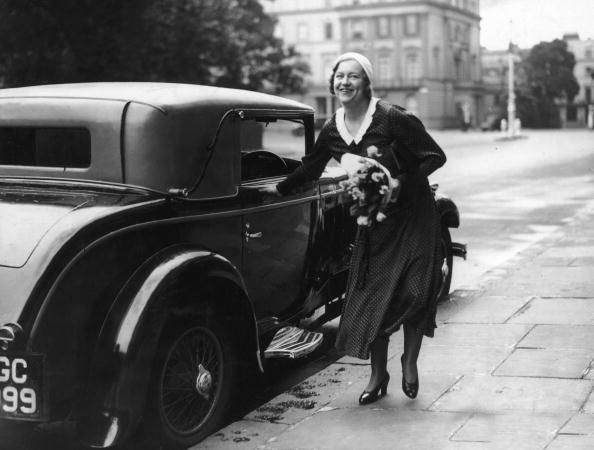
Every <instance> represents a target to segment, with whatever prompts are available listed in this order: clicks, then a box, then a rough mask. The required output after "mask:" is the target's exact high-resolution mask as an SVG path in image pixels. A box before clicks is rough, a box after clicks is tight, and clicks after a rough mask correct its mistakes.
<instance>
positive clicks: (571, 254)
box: [536, 242, 594, 262]
mask: <svg viewBox="0 0 594 450" xmlns="http://www.w3.org/2000/svg"><path fill="white" fill-rule="evenodd" d="M592 255H594V245H586V244H585V243H583V242H581V243H572V244H571V245H568V243H565V244H560V245H559V244H558V245H555V246H554V247H551V248H549V249H547V250H545V251H544V252H543V253H541V254H540V255H539V257H538V258H536V261H537V262H538V261H539V260H540V258H580V257H591V256H592Z"/></svg>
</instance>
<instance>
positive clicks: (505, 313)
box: [444, 295, 532, 323]
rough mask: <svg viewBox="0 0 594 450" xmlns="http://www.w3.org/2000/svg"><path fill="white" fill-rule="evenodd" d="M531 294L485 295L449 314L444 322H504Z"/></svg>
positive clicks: (526, 301)
mask: <svg viewBox="0 0 594 450" xmlns="http://www.w3.org/2000/svg"><path fill="white" fill-rule="evenodd" d="M531 298H532V297H531V296H526V295H523V296H513V295H510V296H506V295H485V296H482V297H479V298H477V299H475V300H474V301H472V302H471V303H469V304H468V305H465V307H464V308H462V309H460V310H459V311H456V312H455V313H453V314H451V315H449V316H448V317H447V318H446V319H445V320H444V321H445V322H446V323H505V321H507V320H508V319H509V318H510V317H511V316H512V315H513V314H514V313H516V312H517V311H518V310H519V309H520V308H522V307H523V306H524V305H525V304H526V303H528V301H530V299H531Z"/></svg>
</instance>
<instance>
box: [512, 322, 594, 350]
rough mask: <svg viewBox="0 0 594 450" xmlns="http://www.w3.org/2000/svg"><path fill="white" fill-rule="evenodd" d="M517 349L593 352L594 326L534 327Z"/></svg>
mask: <svg viewBox="0 0 594 450" xmlns="http://www.w3.org/2000/svg"><path fill="white" fill-rule="evenodd" d="M518 347H521V348H550V349H570V348H576V349H584V350H590V351H594V325H575V324H572V325H536V326H535V327H534V328H532V330H531V331H530V332H529V333H528V334H527V335H526V336H525V337H524V339H522V340H521V341H520V343H519V344H518Z"/></svg>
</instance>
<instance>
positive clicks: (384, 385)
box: [359, 372, 390, 405]
mask: <svg viewBox="0 0 594 450" xmlns="http://www.w3.org/2000/svg"><path fill="white" fill-rule="evenodd" d="M389 382H390V374H389V373H387V372H386V376H385V377H384V379H383V380H382V382H381V383H380V384H379V386H378V387H376V388H375V389H373V390H371V391H363V393H362V394H361V396H360V397H359V404H360V405H367V404H369V403H373V402H375V401H376V400H377V399H378V398H380V397H383V396H384V395H386V394H387V393H388V383H389Z"/></svg>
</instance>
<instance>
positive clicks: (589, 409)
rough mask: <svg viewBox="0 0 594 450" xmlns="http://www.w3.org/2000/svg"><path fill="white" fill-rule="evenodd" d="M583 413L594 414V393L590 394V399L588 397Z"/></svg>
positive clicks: (593, 385)
mask: <svg viewBox="0 0 594 450" xmlns="http://www.w3.org/2000/svg"><path fill="white" fill-rule="evenodd" d="M592 387H593V388H594V383H593V384H592ZM583 412H585V413H586V414H594V391H592V392H590V397H588V400H587V401H586V403H585V404H584V409H583Z"/></svg>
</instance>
